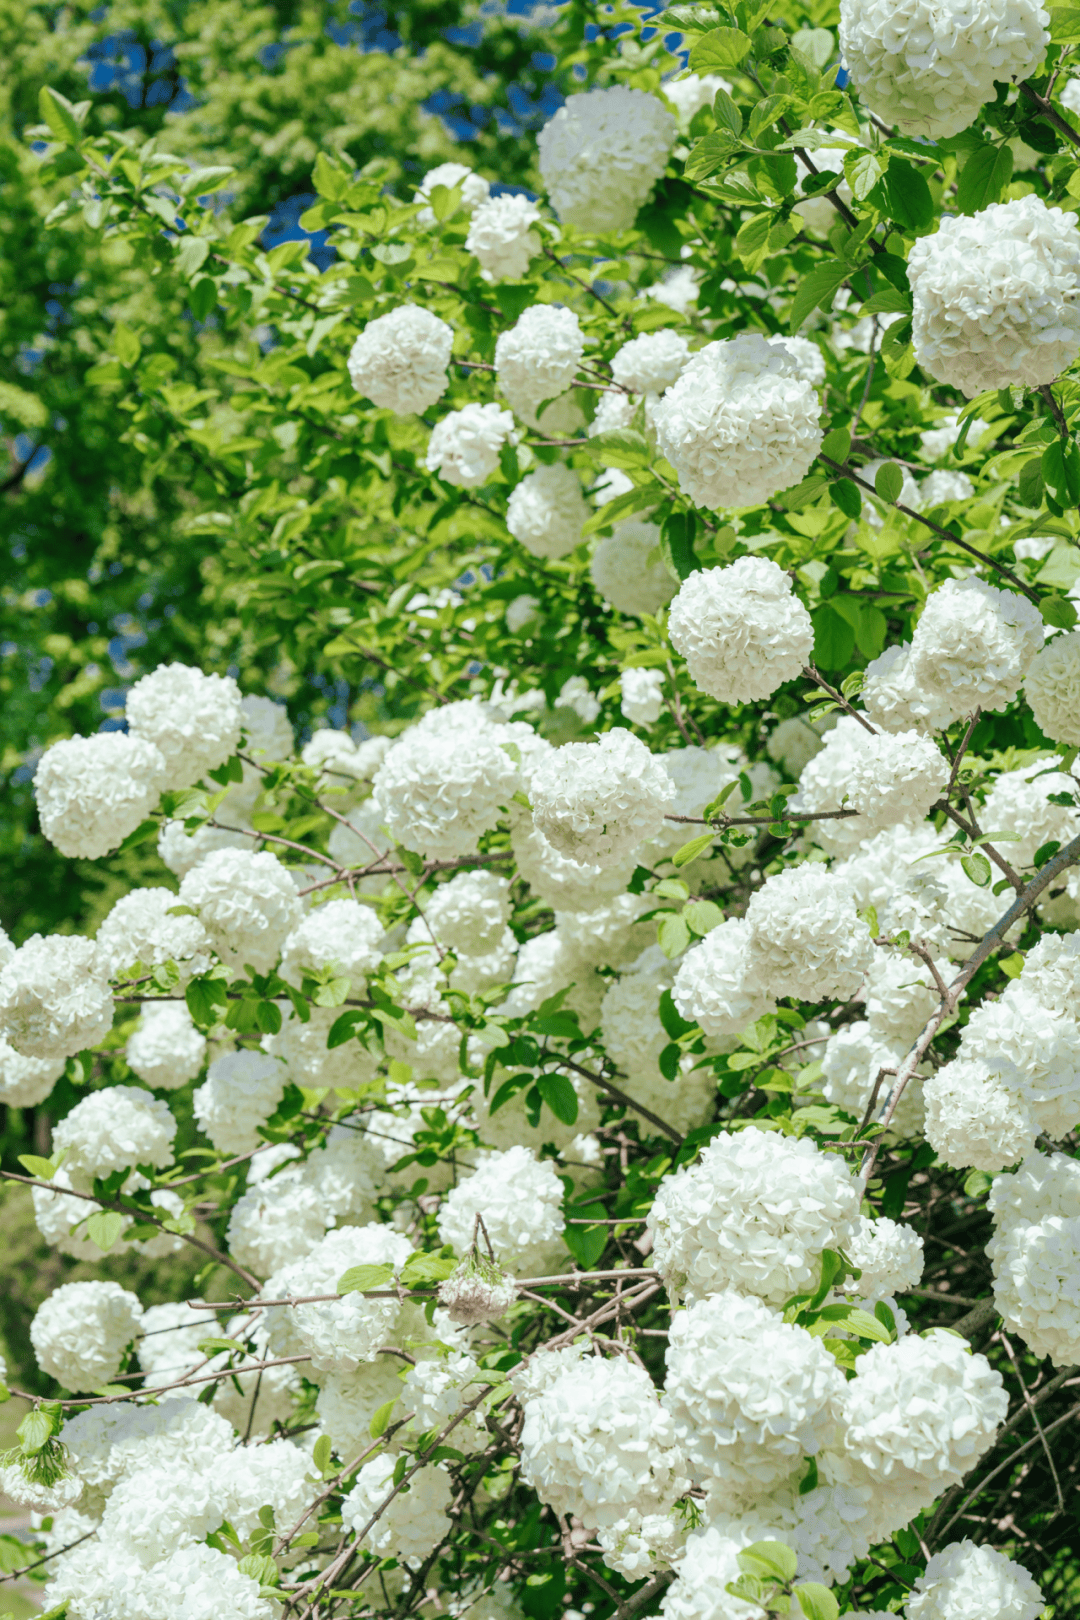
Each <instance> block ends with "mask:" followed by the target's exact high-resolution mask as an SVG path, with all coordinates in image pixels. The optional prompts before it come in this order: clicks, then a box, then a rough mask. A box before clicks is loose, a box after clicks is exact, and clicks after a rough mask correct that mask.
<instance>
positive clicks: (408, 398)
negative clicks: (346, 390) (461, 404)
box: [349, 304, 454, 416]
mask: <svg viewBox="0 0 1080 1620" xmlns="http://www.w3.org/2000/svg"><path fill="white" fill-rule="evenodd" d="M453 347H454V333H453V330H452V328H451V327H449V326H447V324H446V322H445V321H441V320H439V318H438V316H437V315H432V314H431V312H430V311H429V310H426V309H422V308H421V307H420V306H419V305H418V304H402V305H401V306H400V308H398V309H394V310H391V311H390V313H389V314H388V315H379V316H377V317H376V318H375V320H373V321H369V322H368V323H367V325H366V326H365V327H364V330H363V331H362V332H361V334H360V336H359V337H358V338H357V340H356V342H355V343H354V344H353V346H352V350H351V352H350V354H349V376H350V378H351V379H352V384H353V387H354V388H355V389H356V391H357V393H360V394H366V396H367V398H368V399H370V400H371V402H372V404H373V405H377V406H379V408H380V409H381V410H387V411H393V412H394V414H395V415H396V416H407V415H409V414H410V413H411V412H413V411H415V412H421V411H426V410H429V409H430V407H431V406H432V405H434V404H435V402H436V401H437V400H439V399H441V398H442V396H443V394H444V393H445V392H446V386H447V376H446V368H447V366H448V365H449V363H450V355H451V352H452V350H453Z"/></svg>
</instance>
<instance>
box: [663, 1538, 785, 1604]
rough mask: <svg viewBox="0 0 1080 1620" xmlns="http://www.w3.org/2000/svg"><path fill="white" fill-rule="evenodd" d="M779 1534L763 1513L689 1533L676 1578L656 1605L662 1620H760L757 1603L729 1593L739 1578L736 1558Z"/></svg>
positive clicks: (739, 1573) (740, 1570) (739, 1570)
mask: <svg viewBox="0 0 1080 1620" xmlns="http://www.w3.org/2000/svg"><path fill="white" fill-rule="evenodd" d="M780 1535H781V1531H780V1530H779V1529H778V1527H777V1524H776V1520H775V1518H772V1519H771V1522H770V1516H769V1515H768V1514H767V1513H766V1514H764V1515H761V1514H753V1515H750V1516H739V1517H737V1518H728V1517H726V1516H722V1517H718V1518H717V1520H716V1521H714V1522H711V1523H707V1524H705V1525H703V1526H702V1527H701V1528H699V1529H697V1530H694V1531H692V1532H691V1534H690V1535H689V1536H687V1538H686V1550H685V1552H684V1554H683V1556H682V1558H681V1559H680V1560H679V1564H678V1574H677V1576H676V1578H675V1580H674V1581H672V1583H671V1585H670V1586H669V1587H668V1589H667V1591H666V1592H665V1593H664V1596H663V1598H662V1600H661V1603H660V1612H661V1614H662V1615H663V1616H664V1620H761V1614H762V1608H761V1604H760V1603H755V1602H754V1601H753V1600H747V1599H743V1598H738V1597H733V1596H732V1595H731V1594H730V1593H729V1592H728V1590H727V1588H728V1586H729V1585H731V1584H732V1583H734V1582H735V1581H737V1580H738V1579H739V1577H740V1576H741V1574H742V1569H741V1567H740V1565H739V1553H740V1552H742V1551H744V1550H745V1548H747V1547H749V1546H752V1545H753V1543H754V1542H755V1541H763V1540H769V1541H775V1540H778V1539H779V1538H780Z"/></svg>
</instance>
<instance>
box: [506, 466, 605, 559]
mask: <svg viewBox="0 0 1080 1620" xmlns="http://www.w3.org/2000/svg"><path fill="white" fill-rule="evenodd" d="M588 518H589V508H588V507H587V506H586V504H585V497H584V496H583V495H582V493H581V481H580V479H579V478H578V475H577V473H576V472H574V470H573V468H572V467H568V466H566V464H565V462H562V461H556V462H554V463H553V464H552V465H551V466H543V467H538V468H537V469H536V471H535V472H531V473H528V474H527V475H526V477H524V478H523V479H522V480H521V482H520V483H519V484H517V485H515V487H514V489H513V491H512V492H511V495H510V499H509V501H508V502H507V506H506V527H507V528H508V529H509V530H510V533H511V534H512V535H513V536H514V539H515V540H519V541H520V542H521V544H522V545H523V546H524V547H525V549H526V551H528V552H531V554H532V555H533V556H534V557H543V558H545V559H548V560H552V559H556V558H559V557H565V556H566V555H567V553H568V552H570V551H573V549H574V547H575V546H576V545H578V544H579V542H580V540H581V531H582V528H583V526H584V525H585V523H586V522H587V521H588Z"/></svg>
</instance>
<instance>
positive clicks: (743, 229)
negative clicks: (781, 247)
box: [735, 214, 773, 272]
mask: <svg viewBox="0 0 1080 1620" xmlns="http://www.w3.org/2000/svg"><path fill="white" fill-rule="evenodd" d="M772 223H773V218H772V215H771V214H752V215H751V216H750V218H749V219H748V220H746V221H745V222H744V223H743V224H742V225H740V227H739V233H738V235H737V236H736V238H735V251H736V253H737V254H738V255H739V258H740V259H741V260H742V262H743V264H744V265H745V266H746V268H747V269H748V270H749V271H751V272H753V271H755V270H756V269H757V268H758V266H759V265H761V264H763V263H764V262H765V260H766V258H767V257H768V253H769V231H770V230H771V228H772Z"/></svg>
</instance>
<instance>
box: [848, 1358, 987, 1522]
mask: <svg viewBox="0 0 1080 1620" xmlns="http://www.w3.org/2000/svg"><path fill="white" fill-rule="evenodd" d="M844 1395H845V1398H844V1407H845V1417H846V1420H847V1435H846V1439H845V1444H846V1447H847V1449H848V1450H849V1451H851V1452H853V1453H855V1454H856V1455H858V1456H860V1457H861V1459H862V1461H863V1462H864V1464H865V1465H866V1466H867V1467H868V1468H869V1469H870V1470H871V1472H872V1473H873V1474H874V1476H875V1477H876V1478H879V1479H883V1480H888V1479H891V1478H894V1477H895V1478H897V1479H898V1480H903V1479H904V1478H905V1477H906V1478H908V1479H909V1480H911V1481H912V1482H913V1483H914V1482H916V1481H917V1480H919V1479H922V1480H924V1481H925V1482H926V1483H927V1485H928V1486H929V1487H930V1495H931V1496H938V1495H940V1494H941V1492H942V1491H943V1490H944V1489H945V1488H946V1486H949V1485H956V1484H959V1482H960V1480H961V1479H962V1478H963V1476H964V1475H965V1474H966V1473H967V1472H968V1471H969V1469H971V1468H973V1467H974V1466H975V1464H976V1463H977V1462H978V1460H979V1458H980V1457H981V1456H982V1455H983V1453H984V1452H985V1451H986V1450H987V1449H988V1448H989V1447H990V1446H991V1445H992V1444H993V1441H994V1438H995V1436H996V1434H997V1428H998V1424H1000V1423H1002V1422H1003V1421H1004V1418H1005V1413H1006V1411H1007V1409H1008V1404H1009V1401H1008V1396H1007V1395H1006V1392H1005V1389H1004V1386H1003V1384H1002V1379H1001V1374H1000V1373H999V1372H998V1371H997V1370H996V1369H995V1368H993V1367H991V1365H990V1363H989V1362H988V1361H987V1359H986V1357H985V1356H982V1355H979V1354H977V1353H973V1352H972V1351H971V1350H970V1349H969V1347H968V1345H967V1344H966V1343H965V1342H964V1340H963V1339H960V1338H958V1337H957V1336H956V1334H954V1333H949V1332H948V1331H947V1330H946V1329H944V1328H931V1329H930V1330H929V1331H928V1332H927V1333H925V1334H923V1335H922V1336H919V1335H918V1334H914V1333H909V1334H906V1335H905V1336H904V1337H903V1338H902V1339H898V1340H897V1341H896V1342H895V1343H893V1344H874V1345H872V1346H871V1347H870V1349H869V1350H868V1351H867V1352H866V1354H865V1355H862V1356H860V1357H859V1360H858V1363H857V1365H856V1371H855V1377H854V1378H853V1379H852V1380H851V1382H850V1383H848V1384H846V1385H845V1391H844ZM946 1414H947V1418H948V1421H947V1422H943V1421H942V1419H943V1416H944V1415H946Z"/></svg>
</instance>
